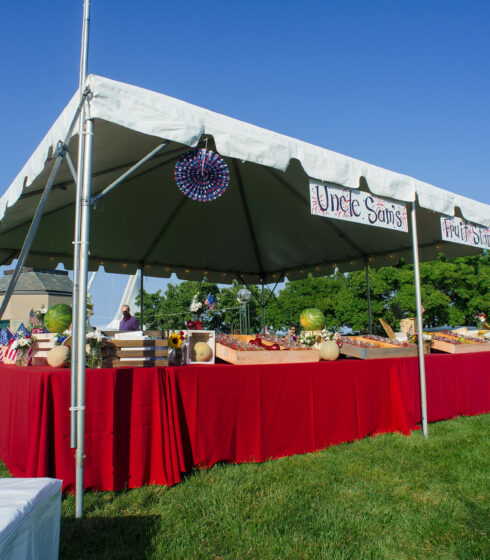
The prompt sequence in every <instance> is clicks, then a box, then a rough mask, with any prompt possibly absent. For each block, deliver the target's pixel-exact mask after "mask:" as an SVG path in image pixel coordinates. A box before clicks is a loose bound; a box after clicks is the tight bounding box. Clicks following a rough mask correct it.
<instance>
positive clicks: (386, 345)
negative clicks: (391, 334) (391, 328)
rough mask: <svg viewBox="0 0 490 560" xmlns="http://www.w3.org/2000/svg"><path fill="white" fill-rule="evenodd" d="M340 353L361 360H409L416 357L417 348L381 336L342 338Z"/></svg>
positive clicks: (407, 343)
mask: <svg viewBox="0 0 490 560" xmlns="http://www.w3.org/2000/svg"><path fill="white" fill-rule="evenodd" d="M342 340H343V345H342V347H341V348H340V353H341V354H343V355H344V356H350V357H352V358H359V359H361V360H374V359H378V358H409V357H412V356H417V355H418V349H417V346H416V345H414V344H411V343H409V342H404V341H399V340H394V339H391V338H385V337H382V336H374V335H364V336H343V337H342Z"/></svg>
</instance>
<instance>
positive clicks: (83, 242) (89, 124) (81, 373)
mask: <svg viewBox="0 0 490 560" xmlns="http://www.w3.org/2000/svg"><path fill="white" fill-rule="evenodd" d="M84 134H85V136H86V138H85V154H84V159H83V187H82V200H81V215H80V273H79V283H80V287H79V293H78V310H77V311H78V313H77V317H75V320H76V321H77V329H78V332H77V338H76V340H75V345H76V347H77V363H76V374H77V406H76V413H77V450H76V454H75V465H76V489H75V493H76V497H75V517H83V465H84V458H85V455H84V447H85V343H86V327H87V305H86V302H87V276H88V260H89V251H88V245H89V238H90V195H91V188H92V184H91V183H92V148H93V138H94V122H93V120H91V119H89V120H87V121H86V123H85V131H84Z"/></svg>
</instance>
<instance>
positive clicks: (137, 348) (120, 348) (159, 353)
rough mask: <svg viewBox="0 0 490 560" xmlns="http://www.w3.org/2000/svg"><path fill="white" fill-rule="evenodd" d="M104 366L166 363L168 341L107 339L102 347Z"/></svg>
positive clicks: (161, 364) (141, 365) (162, 364)
mask: <svg viewBox="0 0 490 560" xmlns="http://www.w3.org/2000/svg"><path fill="white" fill-rule="evenodd" d="M102 361H103V362H102V363H103V366H104V367H121V366H132V367H150V366H167V365H168V341H167V340H163V339H158V340H146V339H144V338H141V339H132V340H131V339H128V340H123V339H121V340H114V339H112V340H109V341H108V342H106V344H105V345H104V347H103V348H102Z"/></svg>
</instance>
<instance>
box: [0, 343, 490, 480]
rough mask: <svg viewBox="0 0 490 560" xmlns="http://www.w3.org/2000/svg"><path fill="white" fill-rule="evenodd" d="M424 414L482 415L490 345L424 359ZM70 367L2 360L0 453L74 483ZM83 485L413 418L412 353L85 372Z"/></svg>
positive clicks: (159, 475)
mask: <svg viewBox="0 0 490 560" xmlns="http://www.w3.org/2000/svg"><path fill="white" fill-rule="evenodd" d="M426 364H427V400H428V416H429V421H431V422H433V421H437V420H442V419H446V418H452V417H455V416H458V415H474V414H481V413H485V412H488V411H490V353H482V354H466V355H458V356H451V355H442V354H441V355H431V356H428V358H427V361H426ZM69 394H70V374H69V371H68V370H61V369H60V370H54V369H47V368H34V367H31V368H17V367H16V366H4V365H2V366H0V459H2V460H3V461H4V462H5V464H6V465H7V467H8V468H9V470H10V471H11V472H12V474H13V475H14V476H52V477H57V478H61V479H62V480H63V487H64V489H65V490H67V489H68V490H73V488H74V478H75V468H74V458H73V456H74V450H72V449H70V447H69V440H70V416H69V411H68V407H69ZM86 395H87V399H86V440H85V450H86V462H85V486H86V488H92V489H96V490H119V489H121V488H124V487H126V486H127V487H130V488H135V487H139V486H142V485H144V484H168V485H172V484H175V483H177V482H179V481H180V480H181V474H182V473H184V472H187V471H189V470H190V469H191V468H192V467H194V466H201V467H209V466H211V465H213V464H215V463H216V462H218V461H232V462H246V461H265V460H267V459H269V458H275V457H281V456H285V455H291V454H294V453H305V452H309V451H314V450H318V449H323V448H325V447H327V446H329V445H334V444H337V443H341V442H345V441H353V440H355V439H359V438H363V437H365V436H367V435H374V434H378V433H384V432H394V431H397V432H401V433H404V434H409V433H410V430H412V429H414V428H416V426H417V423H418V422H420V397H419V387H418V366H417V359H416V358H409V359H393V360H388V359H387V360H371V361H360V360H341V361H337V362H333V363H326V362H319V363H312V364H281V365H269V366H228V365H216V366H197V365H196V366H186V367H175V368H173V367H167V368H135V369H132V368H120V369H105V370H88V371H87V389H86Z"/></svg>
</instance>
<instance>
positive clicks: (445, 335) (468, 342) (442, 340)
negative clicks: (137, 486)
mask: <svg viewBox="0 0 490 560" xmlns="http://www.w3.org/2000/svg"><path fill="white" fill-rule="evenodd" d="M432 347H433V348H434V349H435V350H439V351H440V352H447V353H449V354H467V353H471V352H489V351H490V342H489V341H487V340H485V339H481V338H476V337H471V336H469V335H463V334H460V333H458V334H454V333H450V332H448V331H443V332H439V333H434V334H433V335H432Z"/></svg>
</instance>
